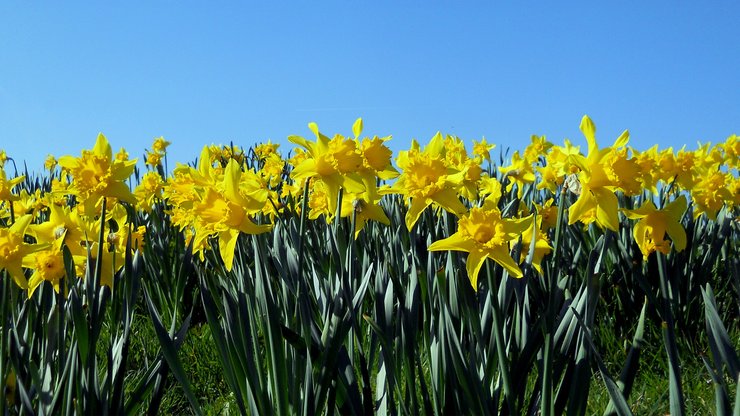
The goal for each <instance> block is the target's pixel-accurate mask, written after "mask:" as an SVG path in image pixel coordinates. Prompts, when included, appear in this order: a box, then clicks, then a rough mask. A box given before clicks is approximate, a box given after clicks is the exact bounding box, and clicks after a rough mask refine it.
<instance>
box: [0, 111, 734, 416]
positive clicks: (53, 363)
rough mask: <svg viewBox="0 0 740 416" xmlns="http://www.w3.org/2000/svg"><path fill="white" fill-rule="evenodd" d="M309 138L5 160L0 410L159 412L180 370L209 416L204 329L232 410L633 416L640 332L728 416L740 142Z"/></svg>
mask: <svg viewBox="0 0 740 416" xmlns="http://www.w3.org/2000/svg"><path fill="white" fill-rule="evenodd" d="M309 129H310V131H311V133H312V136H310V137H311V138H310V139H307V138H304V137H301V136H290V137H289V138H288V140H289V141H290V142H291V143H293V144H294V145H295V148H294V149H291V150H289V151H288V152H287V153H285V154H283V153H281V152H280V151H279V150H278V146H277V145H275V144H272V143H270V142H268V143H263V144H258V145H254V146H247V147H241V146H238V145H234V144H230V145H226V146H222V145H219V146H216V145H211V146H205V147H204V148H203V151H202V153H201V154H200V156H199V157H198V158H197V159H196V161H195V162H194V163H190V164H185V163H177V164H176V165H175V166H174V167H172V166H168V165H169V163H171V162H172V161H168V160H167V156H166V154H167V146H168V145H169V144H170V143H169V142H167V141H166V140H165V139H164V138H157V139H155V140H154V142H153V143H152V146H151V149H149V150H146V152H145V154H144V156H143V158H141V159H139V158H134V157H131V156H130V155H129V153H127V151H126V150H125V149H121V150H120V151H118V152H116V153H114V147H113V146H112V144H111V143H109V141H108V139H107V138H106V137H105V136H103V135H102V134H100V135H99V136H98V137H97V140H96V141H94V142H93V141H92V140H91V143H90V145H91V148H90V149H85V150H82V151H81V152H80V153H79V154H77V155H74V154H71V155H65V156H58V157H57V158H55V157H54V156H49V158H48V159H47V161H46V164H45V167H44V170H43V173H42V174H35V173H29V172H28V171H26V169H23V170H19V166H18V163H17V160H22V157H23V155H5V153H4V152H2V153H0V165H1V166H2V167H1V168H0V286H1V288H2V294H1V295H0V327H1V334H0V338H1V339H0V377H1V378H0V379H1V380H3V381H4V396H3V397H2V398H0V414H53V415H57V414H143V413H146V414H156V413H158V412H159V408H160V405H161V401H162V397H163V394H164V393H165V390H166V389H167V388H168V387H167V386H168V385H172V384H173V383H175V384H177V385H178V386H179V387H180V388H181V389H182V391H183V394H184V395H185V396H186V397H187V401H188V402H189V404H190V408H191V409H190V410H191V411H192V412H193V413H194V414H204V413H205V410H204V403H203V402H202V400H200V399H199V397H201V396H200V395H199V394H198V391H196V390H195V389H194V388H193V386H192V383H191V380H192V376H193V375H192V374H189V373H187V372H186V371H185V369H184V368H185V367H184V365H183V361H182V357H181V355H180V350H181V348H182V345H183V343H184V341H185V340H186V339H187V337H188V336H189V334H190V333H191V331H192V328H193V325H194V324H195V323H194V321H195V320H200V321H201V322H200V323H199V325H207V327H208V328H209V330H210V333H211V334H212V339H213V346H212V348H213V349H214V350H215V351H216V354H217V355H218V359H219V362H220V368H213V369H212V371H213V372H218V373H221V374H222V375H223V379H224V381H225V383H226V385H227V386H228V389H229V390H230V391H228V392H224V394H225V395H228V397H229V398H230V400H231V401H232V403H233V406H232V407H231V408H230V412H231V413H234V414H237V413H240V414H251V415H270V414H280V415H288V414H303V415H314V414H337V413H338V414H393V415H419V414H438V415H440V414H476V415H477V414H480V415H483V414H506V415H520V414H531V415H537V414H542V415H559V414H564V413H567V414H568V415H584V414H587V409H588V406H589V403H588V400H589V393H590V392H591V391H592V390H593V389H595V388H597V386H598V388H602V389H605V390H606V392H607V393H608V397H609V401H608V403H607V404H605V406H603V408H601V409H599V410H598V411H599V412H603V413H604V414H619V415H629V414H632V413H633V411H634V410H633V409H634V404H635V402H636V401H637V400H644V398H637V397H636V396H635V395H634V394H631V393H632V389H633V386H634V384H635V380H636V377H637V375H638V373H639V371H640V368H641V367H640V366H641V365H643V366H644V365H645V362H644V360H641V358H643V357H642V356H641V352H642V351H643V350H644V349H645V348H646V345H647V343H652V344H655V343H657V344H660V345H661V346H660V348H661V349H662V358H661V362H662V365H663V366H664V368H665V372H664V377H665V379H667V380H668V383H667V385H668V386H669V387H668V392H667V393H666V394H667V402H668V405H667V406H668V409H669V411H670V413H671V414H673V415H682V414H686V413H687V407H686V403H687V396H686V394H685V392H684V387H683V386H684V385H685V382H686V378H685V377H683V376H682V369H683V367H682V360H685V359H686V357H685V356H681V354H680V353H679V348H678V347H677V345H678V344H679V342H687V343H693V344H696V345H701V346H703V353H702V354H701V358H700V359H701V360H702V361H703V364H704V366H705V368H704V370H705V373H704V374H705V377H706V378H707V380H710V382H711V384H712V388H713V389H714V401H713V402H712V403H708V404H707V408H706V412H707V413H704V414H712V413H714V414H718V415H730V414H733V415H736V416H740V382H739V381H740V359H739V358H738V354H739V352H738V350H740V340H739V339H738V338H737V337H738V334H740V324H739V321H740V253H739V250H740V238H739V237H740V219H739V217H738V213H739V212H740V178H739V176H738V169H739V168H740V163H739V162H740V140H739V139H738V136H736V135H732V136H730V137H728V138H727V139H726V140H725V141H724V142H720V143H719V144H715V145H711V144H704V145H699V146H697V148H695V149H687V148H685V147H684V148H681V149H673V148H666V149H659V148H658V147H657V146H655V147H652V148H650V149H635V148H632V147H631V146H630V145H629V133H628V132H627V131H625V132H624V133H623V134H622V135H620V136H619V137H618V138H616V140H614V142H613V144H611V145H609V146H606V147H604V146H603V144H601V145H600V144H599V143H598V142H597V138H596V127H595V125H594V123H593V121H592V120H591V119H590V118H589V117H588V116H584V117H583V119H582V121H581V124H580V130H581V132H582V133H583V135H584V136H585V139H586V142H587V148H586V149H581V148H580V147H579V146H575V145H573V144H572V143H571V142H569V141H568V140H565V141H564V142H563V143H562V144H555V143H552V142H550V141H548V140H547V138H546V137H544V136H542V137H538V136H532V138H531V143H530V144H529V145H527V146H526V149H524V150H523V152H518V151H517V152H514V153H513V154H512V155H510V156H509V155H507V154H505V153H504V151H503V150H502V149H498V150H499V157H498V158H496V157H495V156H494V153H493V148H494V145H492V144H489V143H487V142H486V140H485V139H483V140H481V141H472V143H465V142H464V141H462V140H461V139H459V138H457V137H454V136H449V135H447V136H445V135H442V134H437V135H435V136H434V137H432V138H431V139H430V140H429V141H428V142H427V143H425V144H419V143H417V142H416V141H413V142H412V144H411V147H410V148H409V149H408V150H404V151H400V152H398V153H397V154H395V155H394V154H393V153H392V152H391V150H390V149H389V147H388V144H389V140H392V139H391V138H390V136H388V137H378V136H373V137H372V138H371V137H369V136H363V124H362V120H361V119H358V120H357V121H356V122H355V123H354V125H353V126H352V135H351V136H350V135H348V136H343V135H340V134H336V135H333V136H332V137H331V138H330V137H329V136H327V135H325V134H324V133H323V132H321V131H319V128H318V126H317V125H316V124H314V123H310V124H309ZM71 150H74V149H71ZM129 150H131V149H129ZM139 160H140V162H139ZM170 167H172V169H171V170H169V168H170ZM198 316H200V317H198ZM194 317H195V318H194ZM142 320H143V321H146V322H147V324H148V325H151V326H153V328H154V332H155V333H156V338H157V339H156V342H157V344H158V350H157V351H158V352H157V354H156V357H155V358H154V359H151V360H149V359H147V360H144V362H143V363H142V360H140V359H137V357H135V354H133V353H132V350H131V345H132V344H131V343H132V339H134V337H136V336H137V334H136V330H132V328H136V326H135V325H136V323H137V322H139V321H142ZM600 322H608V323H609V328H611V330H613V331H614V333H615V334H617V337H618V338H619V339H623V340H624V349H625V359H624V361H623V362H619V363H613V362H611V363H608V362H606V361H605V360H604V358H603V350H602V349H601V347H600V346H602V345H603V341H602V340H601V336H602V335H603V334H601V333H600V332H599V331H597V328H598V327H599V325H600ZM651 325H653V326H655V327H657V328H659V329H658V333H659V334H660V336H658V337H650V336H648V332H649V331H647V330H646V327H649V326H651ZM135 359H136V371H133V367H134V364H133V363H134V360H135ZM651 365H652V363H651ZM647 399H648V400H651V399H652V400H659V398H647ZM591 411H593V410H590V411H589V412H591Z"/></svg>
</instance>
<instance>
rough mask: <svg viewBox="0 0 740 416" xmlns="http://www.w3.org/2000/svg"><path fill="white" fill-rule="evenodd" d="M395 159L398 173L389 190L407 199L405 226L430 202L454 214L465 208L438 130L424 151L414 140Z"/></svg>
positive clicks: (459, 180) (412, 222)
mask: <svg viewBox="0 0 740 416" xmlns="http://www.w3.org/2000/svg"><path fill="white" fill-rule="evenodd" d="M396 163H397V164H398V167H400V168H401V170H402V173H401V176H399V178H398V180H396V182H395V183H394V184H393V185H392V186H391V187H390V188H389V191H390V192H393V193H398V194H401V195H403V196H404V197H406V198H407V199H410V200H411V204H410V206H409V209H408V211H407V212H406V228H407V229H408V230H411V229H412V228H413V227H414V224H416V221H417V220H418V219H419V216H421V213H422V212H424V210H425V209H426V208H427V207H428V206H430V205H432V204H433V203H434V204H437V205H439V206H440V207H442V208H443V209H445V210H446V211H448V212H451V213H453V214H455V215H462V214H463V213H464V212H465V211H466V209H465V205H463V203H462V202H460V199H459V198H458V192H457V189H458V188H459V187H460V182H461V179H462V177H460V176H459V175H458V176H457V177H455V174H456V173H459V171H457V170H455V169H454V168H451V167H449V165H448V164H447V163H446V162H445V145H444V140H443V138H442V135H441V134H440V133H437V134H436V135H435V136H434V137H433V138H432V140H431V141H430V142H429V143H428V144H427V145H426V147H425V148H424V151H421V150H420V148H419V144H418V143H417V142H416V140H414V141H413V142H412V147H411V149H410V150H408V151H401V152H399V154H398V157H397V158H396Z"/></svg>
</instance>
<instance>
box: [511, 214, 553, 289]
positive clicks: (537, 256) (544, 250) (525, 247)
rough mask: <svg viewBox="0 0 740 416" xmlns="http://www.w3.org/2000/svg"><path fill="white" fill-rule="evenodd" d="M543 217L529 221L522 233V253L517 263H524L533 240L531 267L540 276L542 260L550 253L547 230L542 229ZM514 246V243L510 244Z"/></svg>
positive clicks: (550, 247)
mask: <svg viewBox="0 0 740 416" xmlns="http://www.w3.org/2000/svg"><path fill="white" fill-rule="evenodd" d="M556 215H557V214H556ZM543 223H544V221H543V217H537V221H531V222H530V224H529V227H528V228H527V229H526V230H524V232H523V233H522V245H521V247H522V252H521V256H520V258H519V263H520V264H521V263H523V262H524V261H526V259H527V256H528V255H529V250H530V247H531V245H532V239H534V253H533V254H532V266H533V267H534V269H535V270H537V273H539V274H540V275H541V274H542V266H541V264H542V259H543V258H544V257H545V256H546V255H548V254H550V253H551V252H552V246H550V239H549V238H548V237H547V229H543V228H542V224H543ZM510 244H514V242H512V243H510Z"/></svg>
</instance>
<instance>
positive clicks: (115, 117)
mask: <svg viewBox="0 0 740 416" xmlns="http://www.w3.org/2000/svg"><path fill="white" fill-rule="evenodd" d="M266 3H267V2H261V3H259V4H256V3H248V2H238V3H231V2H174V1H160V2H140V3H132V2H119V3H117V4H113V3H112V2H96V3H92V2H90V3H72V2H55V3H52V4H42V3H41V2H37V3H30V2H12V1H11V2H2V3H0V148H2V149H5V150H6V151H7V152H8V154H9V156H11V157H13V158H15V159H16V160H18V161H21V160H25V161H26V162H28V164H29V169H31V170H36V171H38V170H40V169H41V167H42V163H43V159H44V157H45V156H46V155H47V154H49V153H51V154H54V155H57V156H59V155H63V154H75V155H77V154H79V151H80V150H81V149H83V148H90V147H92V145H93V143H94V141H95V138H96V136H97V133H98V132H103V133H104V134H105V135H106V136H107V137H108V139H109V140H110V142H111V144H112V145H113V147H114V148H115V149H118V148H119V147H121V146H125V147H126V148H127V150H129V152H130V154H131V156H132V157H135V156H139V157H141V155H142V154H143V151H144V149H145V148H147V147H149V146H150V143H151V141H152V139H153V138H154V137H157V136H162V135H163V136H164V137H165V138H166V139H167V140H170V141H172V142H173V144H172V145H171V147H170V149H169V150H170V154H169V160H170V167H172V166H174V163H173V162H174V161H181V162H188V161H192V160H193V159H194V158H195V157H196V156H197V155H198V154H199V151H200V148H202V146H203V145H204V144H210V143H228V142H229V141H234V142H235V143H236V144H239V145H243V146H245V147H246V146H249V145H251V144H254V143H256V142H262V141H267V140H268V139H272V140H273V142H278V143H283V145H282V147H281V149H282V150H283V151H287V150H289V148H292V145H290V144H289V143H288V142H287V141H286V137H287V136H288V135H290V134H301V135H304V136H306V137H309V136H310V134H311V133H310V131H309V130H308V128H307V127H306V125H307V123H308V122H309V121H315V122H317V123H318V124H319V127H320V128H321V130H322V131H323V132H325V133H327V134H328V135H332V134H333V133H337V132H339V133H344V134H347V135H350V134H351V126H352V123H353V122H354V120H355V119H356V118H357V117H363V119H364V121H365V133H367V134H369V135H373V134H377V135H388V134H392V135H393V140H392V141H391V142H390V145H391V148H392V149H393V150H394V151H396V152H397V151H398V150H401V149H404V148H408V146H409V144H410V141H411V139H412V138H417V139H419V140H420V141H422V142H425V141H427V140H428V139H429V138H430V137H431V136H432V135H433V134H434V133H435V132H436V131H438V130H440V131H442V132H443V133H449V134H455V135H457V136H459V137H461V138H463V139H464V140H466V142H468V143H472V140H473V139H480V138H481V137H483V136H485V137H486V139H487V140H488V141H489V142H494V143H497V144H498V145H499V147H501V146H503V147H506V146H510V147H513V148H521V147H523V146H524V144H526V143H527V142H528V141H529V137H530V135H531V134H539V135H541V134H544V135H546V136H547V137H548V139H550V140H551V141H553V142H556V143H562V141H563V139H564V138H566V137H567V138H570V139H573V140H574V141H576V142H577V143H583V142H584V140H583V139H582V136H581V134H580V132H579V130H578V125H579V122H580V119H581V117H582V115H583V114H589V115H590V116H591V117H592V118H593V119H594V121H595V123H596V125H597V128H598V131H597V137H598V138H599V141H600V143H602V144H604V145H606V144H611V143H612V142H613V140H614V139H615V138H616V137H617V135H618V134H619V133H620V132H621V131H622V130H624V129H629V130H630V132H631V135H632V140H631V143H632V144H633V145H634V146H635V147H637V148H639V149H646V148H648V147H650V146H651V145H652V144H654V143H658V144H659V145H661V147H667V146H681V145H683V144H688V145H689V146H690V147H692V148H693V147H695V146H696V142H697V141H702V142H706V141H711V142H718V141H723V140H724V139H725V138H726V137H727V136H728V135H730V134H733V133H739V132H740V131H739V130H740V129H738V123H739V121H740V42H738V32H737V22H738V21H740V2H737V1H723V2H688V1H672V2H668V1H655V2H618V3H617V2H610V3H609V4H607V5H599V6H594V4H595V3H593V2H589V3H586V2H583V3H580V2H569V3H568V4H564V3H565V2H549V3H550V4H542V3H544V2H541V3H535V2H525V3H518V5H517V6H516V7H514V6H511V5H507V4H503V2H485V3H483V2H441V1H401V2H385V1H378V2H369V1H343V2H320V5H318V4H319V2H316V4H314V2H307V1H301V2H290V3H289V2H280V3H279V4H266ZM556 3H557V4H556Z"/></svg>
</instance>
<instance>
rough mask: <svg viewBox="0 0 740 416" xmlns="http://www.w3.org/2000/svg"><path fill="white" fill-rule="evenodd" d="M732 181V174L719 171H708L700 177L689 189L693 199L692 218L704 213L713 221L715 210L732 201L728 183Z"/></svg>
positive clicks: (715, 217)
mask: <svg viewBox="0 0 740 416" xmlns="http://www.w3.org/2000/svg"><path fill="white" fill-rule="evenodd" d="M731 182H732V174H730V173H722V172H721V171H718V170H717V171H713V172H708V173H706V174H705V175H703V176H702V177H701V179H700V180H699V181H697V183H696V184H695V185H694V186H693V188H692V189H691V198H692V199H693V200H694V203H695V206H694V218H698V217H699V216H700V215H701V214H703V213H704V214H706V215H707V218H709V219H710V220H712V221H714V220H716V219H717V212H719V210H720V209H722V206H723V205H724V204H725V203H726V202H727V203H732V193H731V192H730V188H729V185H730V183H731Z"/></svg>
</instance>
